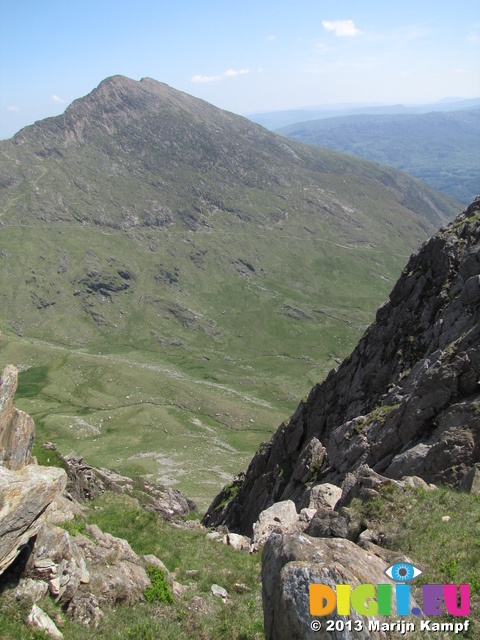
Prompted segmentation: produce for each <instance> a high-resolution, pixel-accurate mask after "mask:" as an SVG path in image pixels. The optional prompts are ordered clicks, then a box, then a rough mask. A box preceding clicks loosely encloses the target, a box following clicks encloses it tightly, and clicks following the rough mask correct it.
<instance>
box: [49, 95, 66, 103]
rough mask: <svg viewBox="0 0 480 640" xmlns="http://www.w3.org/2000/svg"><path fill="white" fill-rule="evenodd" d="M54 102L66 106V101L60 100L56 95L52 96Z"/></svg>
mask: <svg viewBox="0 0 480 640" xmlns="http://www.w3.org/2000/svg"><path fill="white" fill-rule="evenodd" d="M52 100H53V101H54V102H56V103H57V104H65V102H66V101H65V100H64V99H63V98H59V97H58V96H56V95H55V94H53V96H52Z"/></svg>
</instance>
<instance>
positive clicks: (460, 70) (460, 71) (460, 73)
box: [453, 68, 469, 76]
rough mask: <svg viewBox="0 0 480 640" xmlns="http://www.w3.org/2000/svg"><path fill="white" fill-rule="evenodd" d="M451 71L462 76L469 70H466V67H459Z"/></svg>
mask: <svg viewBox="0 0 480 640" xmlns="http://www.w3.org/2000/svg"><path fill="white" fill-rule="evenodd" d="M453 73H456V74H457V75H459V76H464V75H466V74H468V73H469V71H467V69H462V68H459V69H455V71H454V72H453Z"/></svg>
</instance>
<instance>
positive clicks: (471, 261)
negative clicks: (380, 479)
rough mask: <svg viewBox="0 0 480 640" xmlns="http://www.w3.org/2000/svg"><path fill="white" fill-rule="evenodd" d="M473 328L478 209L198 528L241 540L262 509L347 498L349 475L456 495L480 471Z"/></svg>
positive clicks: (411, 276)
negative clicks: (444, 487) (404, 481)
mask: <svg viewBox="0 0 480 640" xmlns="http://www.w3.org/2000/svg"><path fill="white" fill-rule="evenodd" d="M479 321H480V198H477V199H476V200H475V201H474V202H473V203H472V204H471V205H470V206H469V207H468V209H467V210H466V211H464V212H463V213H462V214H460V215H459V216H458V217H457V218H456V219H455V220H454V221H453V222H452V223H451V224H449V225H448V226H446V227H444V228H442V229H441V230H440V231H439V232H438V233H436V234H435V235H434V236H433V237H432V238H431V239H430V240H429V241H428V242H426V243H425V244H424V245H422V247H421V248H420V249H419V251H418V252H417V253H416V254H415V255H413V256H412V257H411V259H410V261H409V262H408V264H407V266H406V267H405V269H404V270H403V273H402V275H401V277H400V278H399V280H398V282H397V283H396V285H395V286H394V288H393V290H392V292H391V293H390V297H389V300H388V302H387V303H386V304H384V305H383V306H382V307H380V309H379V310H378V311H377V314H376V319H375V321H374V322H373V323H372V324H371V325H370V327H369V328H368V329H367V331H366V332H365V334H364V336H363V337H362V339H361V340H360V342H359V344H358V345H357V347H356V348H355V350H354V351H353V353H352V354H351V355H350V356H349V357H348V358H346V359H345V360H344V361H343V362H342V364H341V365H340V366H339V368H338V370H335V371H331V372H330V374H329V375H328V377H327V379H326V380H325V381H324V382H323V383H322V384H317V385H316V386H315V387H314V388H313V389H312V390H311V392H310V394H309V396H308V399H307V400H306V402H301V403H300V404H299V406H298V408H297V410H296V411H295V413H294V415H293V416H292V417H291V418H290V420H289V421H288V422H287V423H286V424H281V425H280V427H279V428H278V429H277V431H276V433H275V434H274V435H273V437H272V438H271V440H270V441H269V442H265V443H263V444H262V445H261V447H260V449H259V450H258V452H257V453H256V455H255V456H254V458H253V460H252V461H251V463H250V466H249V467H248V470H247V472H246V473H243V474H240V475H239V476H238V477H237V478H236V479H235V481H234V483H233V484H231V485H230V486H228V487H225V488H224V489H223V491H222V492H221V493H220V494H219V495H218V496H217V497H216V499H215V500H214V501H213V502H212V504H211V506H210V508H209V510H208V513H207V514H206V516H205V520H204V521H205V523H207V524H209V525H219V524H225V525H227V526H228V527H229V528H230V529H232V530H235V531H239V532H242V533H248V534H249V533H251V531H252V526H253V524H254V523H255V521H256V520H257V519H258V516H259V514H260V513H261V512H262V511H263V510H264V509H266V508H267V507H269V506H270V505H271V504H272V503H274V502H277V501H284V500H287V499H289V500H292V501H293V502H294V503H295V505H296V507H297V510H298V511H300V509H301V508H304V507H308V505H309V502H310V496H311V494H312V492H313V491H314V488H315V486H317V485H318V484H323V483H327V482H328V483H332V484H334V485H337V486H341V485H343V491H344V494H345V495H347V494H348V489H349V487H353V486H357V488H358V482H356V480H358V476H359V475H361V476H362V477H363V478H367V477H374V476H375V473H379V474H382V476H384V477H387V478H391V479H399V478H402V477H403V476H406V475H415V476H418V477H420V478H422V479H423V480H425V481H426V482H435V483H443V484H448V485H451V486H453V487H458V485H459V484H460V482H461V481H462V479H463V478H464V477H465V474H467V475H468V471H469V470H470V469H471V468H473V467H474V465H475V463H477V462H478V461H480V409H479V405H480V387H479V379H480V323H479ZM366 467H369V468H370V471H368V469H367V470H366ZM464 482H465V480H464ZM367 495H368V492H367ZM351 497H353V494H351V495H350V496H349V498H351ZM346 502H348V500H346V501H344V504H345V503H346Z"/></svg>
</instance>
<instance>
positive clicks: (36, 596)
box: [15, 578, 48, 603]
mask: <svg viewBox="0 0 480 640" xmlns="http://www.w3.org/2000/svg"><path fill="white" fill-rule="evenodd" d="M47 592H48V584H47V583H46V582H44V581H43V580H32V578H22V580H20V582H19V584H18V587H17V588H16V589H15V598H16V599H17V600H19V601H24V600H30V601H31V602H34V603H35V602H37V601H38V600H40V599H41V598H43V596H44V595H45V594H46V593H47Z"/></svg>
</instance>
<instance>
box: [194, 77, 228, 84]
mask: <svg viewBox="0 0 480 640" xmlns="http://www.w3.org/2000/svg"><path fill="white" fill-rule="evenodd" d="M219 80H222V76H201V75H196V76H193V78H191V79H190V81H191V82H195V83H197V84H200V83H201V82H218V81H219Z"/></svg>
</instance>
